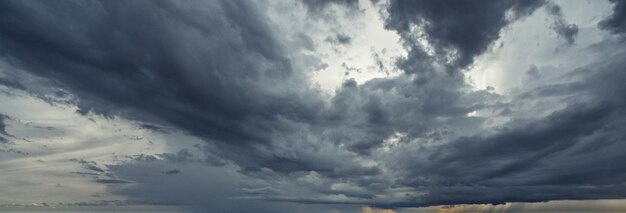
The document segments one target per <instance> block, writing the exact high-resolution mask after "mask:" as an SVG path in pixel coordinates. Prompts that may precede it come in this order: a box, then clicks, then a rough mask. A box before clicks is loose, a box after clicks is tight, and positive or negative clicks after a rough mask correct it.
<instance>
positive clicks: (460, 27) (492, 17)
mask: <svg viewBox="0 0 626 213" xmlns="http://www.w3.org/2000/svg"><path fill="white" fill-rule="evenodd" d="M543 3H544V1H543V0H530V1H516V0H504V1H502V0H486V1H447V0H446V1H413V0H392V1H391V2H390V5H389V7H388V9H387V12H388V13H389V17H388V18H387V20H386V23H385V27H386V28H388V29H392V30H395V31H397V32H398V33H399V34H401V35H403V37H404V38H405V39H407V38H410V37H413V36H415V35H416V34H417V33H418V32H416V31H414V30H412V28H413V26H420V27H422V28H423V31H424V33H425V37H426V39H427V40H428V41H429V42H430V43H431V44H432V45H433V46H434V49H435V52H436V55H437V58H438V59H439V60H440V61H443V62H444V63H445V64H447V65H448V67H449V68H450V69H452V70H453V71H456V70H457V69H462V68H465V67H466V66H468V65H470V64H472V62H473V59H474V57H476V56H478V55H479V54H481V53H483V52H484V51H485V50H487V48H488V47H489V45H490V44H491V43H492V42H493V41H495V40H497V39H498V38H499V34H500V30H501V29H502V28H503V27H505V26H506V25H508V24H509V23H510V22H511V21H512V20H509V19H507V15H506V14H507V12H509V11H510V12H511V13H512V16H513V17H511V18H512V19H513V20H514V19H517V18H520V17H523V16H526V15H529V14H531V13H532V12H533V11H534V10H535V9H536V8H537V7H539V6H541V5H542V4H543ZM408 40H410V42H415V41H414V40H413V39H408Z"/></svg>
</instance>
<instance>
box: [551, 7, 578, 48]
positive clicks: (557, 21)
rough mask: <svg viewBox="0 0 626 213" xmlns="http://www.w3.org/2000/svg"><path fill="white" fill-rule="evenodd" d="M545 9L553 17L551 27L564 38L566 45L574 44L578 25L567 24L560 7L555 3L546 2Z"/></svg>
mask: <svg viewBox="0 0 626 213" xmlns="http://www.w3.org/2000/svg"><path fill="white" fill-rule="evenodd" d="M546 10H547V11H548V13H549V14H550V15H551V16H552V17H553V18H554V24H553V25H552V29H554V32H556V34H557V35H559V36H560V37H562V38H563V39H565V41H566V42H567V45H572V44H574V39H575V38H576V36H577V35H578V26H577V25H576V24H568V23H567V21H565V19H564V18H563V12H562V10H561V7H560V6H559V5H556V4H552V3H551V4H547V5H546Z"/></svg>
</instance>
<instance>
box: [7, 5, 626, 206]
mask: <svg viewBox="0 0 626 213" xmlns="http://www.w3.org/2000/svg"><path fill="white" fill-rule="evenodd" d="M366 3H367V4H366V5H363V4H362V5H359V2H358V1H303V4H304V5H305V7H306V8H300V9H301V10H300V12H302V11H303V10H304V11H305V13H307V15H308V16H311V17H312V18H311V19H307V21H308V22H311V23H303V24H302V26H299V27H300V28H293V29H291V28H289V27H288V29H284V28H281V27H280V26H277V23H279V22H280V21H277V19H290V18H293V17H291V16H290V14H289V13H286V12H285V11H288V10H287V9H294V10H295V11H297V9H298V7H297V6H298V5H291V6H292V7H293V8H285V7H287V6H284V5H282V4H278V5H280V6H281V7H278V6H276V5H277V4H275V3H273V2H253V1H245V0H234V1H233V0H228V1H227V0H214V1H210V2H206V1H185V2H178V1H143V0H140V1H132V2H117V1H82V2H78V1H69V0H67V1H66V0H64V1H58V2H54V3H53V2H48V1H27V2H25V1H3V2H0V19H2V20H3V21H0V56H1V57H2V58H1V60H2V62H3V63H7V64H10V66H11V68H10V69H9V68H7V69H3V70H1V71H2V72H1V73H0V74H2V75H0V84H1V85H4V86H6V88H7V90H6V91H8V92H7V93H9V92H12V91H13V92H14V91H26V92H24V93H20V94H23V95H26V96H34V97H36V98H38V99H40V100H42V101H45V102H47V103H50V104H51V105H53V106H58V105H60V106H62V107H68V108H71V109H75V110H76V112H77V113H78V114H79V115H80V116H83V117H86V118H89V117H90V116H92V117H97V118H101V119H102V118H104V120H107V122H111V123H114V124H115V122H118V121H119V122H122V121H123V122H131V123H134V124H136V127H135V128H136V129H135V130H137V131H139V130H142V131H143V130H145V131H146V132H149V133H146V134H145V135H142V136H145V138H144V137H140V136H133V135H123V138H126V139H128V141H136V142H137V143H139V142H146V144H149V147H148V148H145V149H141V150H137V151H136V153H128V152H124V153H111V154H110V155H109V153H107V156H108V157H107V158H105V157H97V158H96V157H94V159H86V158H85V159H83V158H82V157H81V158H79V157H76V158H74V159H73V160H71V159H66V161H63V162H73V163H74V164H77V166H78V168H79V170H78V171H74V173H72V174H73V175H79V176H81V177H86V178H91V179H89V182H90V183H92V184H100V185H101V186H104V187H106V189H107V191H106V192H108V193H111V194H112V195H115V196H120V197H123V198H124V199H126V200H125V201H124V202H121V203H126V204H127V203H132V204H146V205H173V206H192V207H194V208H199V209H202V210H207V209H210V210H213V211H240V212H250V211H272V212H293V211H296V210H303V209H307V208H314V209H316V210H320V211H328V210H329V209H334V210H337V211H341V210H348V211H359V210H360V209H361V206H371V207H372V208H369V207H368V208H365V209H375V208H373V207H377V208H391V209H396V208H403V207H424V206H433V205H454V204H484V203H487V204H501V203H506V202H543V201H550V200H563V199H570V200H586V199H623V198H624V192H626V187H625V186H626V185H624V181H623V180H624V178H626V172H624V171H626V168H625V167H624V166H622V164H620V163H617V162H623V161H625V160H626V158H625V156H624V155H623V150H626V144H624V139H625V135H624V133H623V132H622V131H620V130H622V129H624V127H625V126H626V117H625V116H624V115H626V112H624V109H625V108H626V96H624V92H623V91H626V88H625V86H624V85H623V82H624V81H625V80H626V74H624V73H623V72H622V71H623V67H626V62H625V61H626V49H624V48H622V47H623V46H624V41H622V40H620V39H618V38H615V37H610V36H609V35H608V34H609V33H608V32H607V33H605V34H599V35H602V36H599V38H601V39H597V41H594V43H592V44H589V45H586V46H579V45H581V44H580V43H581V42H580V39H583V40H584V39H585V38H578V37H577V35H578V34H579V33H581V35H583V31H584V30H596V31H601V30H598V29H586V28H583V27H581V28H580V29H579V28H578V26H579V25H578V24H579V23H578V22H574V21H569V20H566V19H565V17H564V16H563V12H562V10H565V9H564V8H566V7H561V6H559V5H558V4H557V3H553V2H545V1H541V0H537V1H513V0H504V1H502V0H498V1H490V0H484V1H472V2H458V1H454V2H453V1H405V0H390V1H388V2H385V3H379V2H366ZM332 4H338V5H344V6H347V7H346V8H339V9H338V10H341V9H345V10H354V9H355V8H357V9H358V8H363V7H372V8H378V9H380V12H381V13H382V16H381V17H374V18H383V19H384V26H380V27H381V28H382V27H384V28H385V29H387V30H391V31H393V32H395V33H397V34H398V35H399V36H400V37H399V38H400V39H401V40H400V41H398V42H400V43H402V45H404V48H405V51H406V54H398V55H397V56H395V57H394V59H395V63H393V65H394V66H395V67H394V68H393V69H395V70H397V73H392V74H390V73H388V74H387V76H386V77H376V78H370V79H367V80H365V81H357V80H355V79H351V78H348V77H346V78H344V79H341V81H342V82H343V83H342V84H341V85H340V86H339V87H337V88H336V89H335V90H334V91H333V93H332V94H325V93H323V92H322V91H320V89H319V88H317V87H316V86H317V85H315V84H314V81H312V80H311V78H313V76H315V75H316V73H313V72H311V71H310V70H318V69H320V66H319V64H323V63H324V61H321V58H323V57H322V56H320V55H319V54H317V53H316V51H321V50H320V48H323V45H330V47H331V48H332V50H331V51H335V52H338V54H343V53H342V52H341V51H344V49H342V48H345V47H346V46H359V45H363V46H365V47H366V48H365V49H370V50H372V51H370V52H374V53H376V52H377V50H374V49H373V47H371V46H367V45H369V44H363V43H362V42H361V41H362V40H360V37H362V36H369V34H367V35H360V34H357V33H349V32H347V30H349V29H351V28H342V25H341V23H342V22H341V20H333V19H341V18H346V17H342V16H340V15H337V14H333V13H332V12H329V14H331V15H328V14H326V15H328V16H327V17H325V19H323V20H320V19H315V18H314V17H315V16H319V15H320V14H319V13H320V11H321V10H322V9H323V8H325V7H328V6H329V5H332ZM620 5H621V3H620V2H615V3H614V14H613V15H611V16H609V17H607V19H605V20H602V21H600V23H598V24H599V26H600V28H601V29H603V30H607V31H609V32H611V33H614V34H618V33H620V32H621V31H620V30H619V29H620V26H619V25H616V24H615V23H614V22H616V23H617V21H615V20H618V19H619V17H620V14H621V9H620V8H621V7H620ZM300 6H301V5H300ZM542 6H545V7H546V11H547V14H544V15H543V17H545V18H546V19H548V18H549V19H550V20H551V21H548V22H549V23H548V24H549V25H548V26H543V27H544V28H545V29H539V30H543V31H541V32H549V33H551V35H552V36H553V37H554V32H556V33H557V35H558V36H559V37H561V38H563V39H564V40H565V42H566V44H567V45H568V47H569V49H573V50H571V51H573V52H580V53H581V54H584V55H585V56H586V57H588V58H591V60H590V61H591V62H589V63H587V64H580V63H574V62H573V60H571V61H558V60H555V62H553V63H548V62H542V61H538V62H537V61H525V58H524V59H519V60H520V61H523V63H522V62H520V64H524V66H523V68H521V69H527V68H528V67H530V69H528V71H527V72H526V73H527V75H528V76H529V77H530V78H531V79H530V80H532V81H533V82H532V83H528V84H527V85H522V86H520V87H519V88H516V89H515V90H512V91H510V92H501V91H496V89H494V87H487V88H476V87H475V86H474V85H473V84H472V82H471V79H469V78H468V76H467V75H466V73H465V72H463V70H467V69H468V68H470V67H471V66H472V65H474V63H476V61H475V59H476V58H478V57H487V56H489V57H492V58H496V59H497V58H498V57H502V56H500V55H494V54H496V53H491V52H490V51H489V49H490V48H492V47H493V46H494V44H496V43H498V42H499V43H498V44H500V47H493V48H501V46H502V45H507V44H503V43H502V41H501V37H502V36H503V35H505V34H503V33H502V32H503V31H504V30H506V28H507V27H512V26H513V23H515V22H517V21H521V20H522V19H523V18H524V17H528V16H533V15H537V14H534V13H533V12H534V11H535V10H537V8H540V7H542ZM335 9H337V8H335ZM277 11H278V12H277ZM312 11H313V12H312ZM353 12H354V11H353ZM283 13H285V14H283ZM326 15H325V16H326ZM349 16H350V18H359V17H360V16H359V13H358V12H356V13H353V14H352V13H351V14H350V15H349ZM283 21H284V20H283ZM318 22H323V23H325V24H328V25H333V27H331V30H329V32H332V33H329V34H328V35H323V36H317V37H315V36H309V35H307V34H306V33H305V32H306V30H316V29H315V28H313V27H311V26H315V25H314V24H313V23H318ZM335 25H336V26H335ZM581 26H582V25H581ZM339 29H341V30H339ZM344 30H345V31H344ZM283 31H289V33H284V32H283ZM291 31H293V32H291ZM579 31H580V32H579ZM596 31H593V32H591V33H589V32H586V33H589V34H592V33H598V32H596ZM337 32H342V33H337ZM343 32H346V33H343ZM549 33H543V34H549ZM600 33H601V32H600ZM538 34H541V33H538ZM288 35H293V36H294V37H293V38H291V37H288ZM372 35H373V36H374V35H375V33H372ZM506 36H518V35H506ZM520 36H523V35H520ZM542 38H543V37H542ZM575 39H576V40H575ZM594 39H595V38H594ZM575 41H576V42H575ZM523 48H533V47H523ZM385 51H386V50H381V51H380V52H381V54H385ZM370 52H368V53H370ZM489 54H491V55H489ZM541 54H543V55H541V56H542V57H548V56H546V55H548V54H545V53H543V52H542V53H541ZM550 54H573V53H571V52H565V53H554V52H552V51H550ZM485 55H487V56H485ZM303 59H306V60H309V61H308V62H311V61H315V60H317V62H319V63H302V60H303ZM357 62H358V61H356V62H354V63H357ZM380 63H382V62H380ZM503 63H504V62H503ZM542 63H543V64H542ZM342 64H343V65H344V68H346V69H348V68H351V67H350V66H348V65H347V63H345V62H344V63H342ZM563 64H565V65H563ZM570 64H574V65H571V66H570ZM513 65H518V64H513ZM506 66H509V65H506V64H505V65H503V66H502V69H503V70H502V71H501V72H503V73H504V74H507V72H508V70H507V68H508V67H506ZM510 66H512V65H510ZM355 69H356V68H355ZM372 69H375V67H374V68H372ZM21 72H23V73H22V74H23V75H26V74H28V75H32V77H29V78H33V79H34V78H37V80H30V81H29V80H28V79H27V80H25V79H24V78H15V79H14V78H8V77H7V76H12V75H14V76H18V75H21V74H20V73H21ZM338 72H344V70H339V71H338ZM527 80H528V79H525V80H524V81H527ZM530 80H528V81H530ZM44 82H45V83H44ZM508 83H510V82H508ZM33 88H36V89H33ZM7 97H8V96H7ZM7 99H9V98H7ZM72 107H74V108H72ZM17 108H18V107H12V108H11V109H12V110H18V109H17ZM2 113H4V112H2ZM7 119H8V116H5V115H3V114H0V141H4V142H6V141H7V139H5V136H9V134H8V133H7V132H6V124H5V123H4V121H5V120H7ZM120 120H122V121H120ZM91 121H93V122H94V123H96V122H102V121H101V120H98V119H92V120H91ZM85 128H87V127H85ZM111 128H112V129H113V130H114V131H116V132H118V133H116V134H119V132H122V131H123V128H126V129H129V128H131V127H129V125H120V127H117V126H113V127H111ZM53 130H54V129H53ZM51 131H52V130H51ZM102 131H105V130H102ZM106 131H109V130H106ZM17 132H18V133H20V134H24V135H28V134H33V135H37V134H40V133H37V131H33V130H29V131H26V130H19V131H17ZM53 132H56V131H53ZM58 132H63V129H61V130H58ZM66 132H71V131H66ZM12 133H13V132H12ZM20 134H17V133H15V135H17V136H19V135H20ZM50 134H51V133H50ZM55 134H56V133H55ZM58 134H62V133H58ZM65 134H68V133H65ZM155 135H156V136H159V137H161V139H162V140H161V141H167V142H165V143H155V142H153V141H152V138H153V136H155ZM148 136H150V137H148ZM39 138H44V137H39ZM118 138H119V137H115V138H114V139H118ZM190 138H192V139H190ZM25 140H26V139H25ZM190 141H191V142H190ZM99 143H107V142H106V141H100V142H99ZM53 145H55V144H52V143H50V146H53ZM41 147H44V148H49V147H48V144H45V146H44V145H42V146H41ZM18 148H20V147H18ZM38 148H39V147H38ZM150 148H160V149H166V151H154V150H151V149H150ZM85 152H92V151H85ZM70 153H71V152H70ZM49 155H52V154H49ZM36 156H47V155H46V151H41V153H37V155H36ZM88 156H89V155H87V157H88ZM103 159H106V160H103ZM26 160H29V162H31V163H32V161H34V160H32V159H26ZM37 163H38V164H41V163H46V161H37ZM12 165H15V164H12ZM0 166H2V165H1V164H0ZM0 184H2V183H0ZM95 197H97V196H95ZM101 200H104V199H101ZM94 203H98V202H94ZM242 203H243V204H246V205H242ZM310 206H314V207H310Z"/></svg>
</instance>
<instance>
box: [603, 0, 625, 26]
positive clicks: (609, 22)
mask: <svg viewBox="0 0 626 213" xmlns="http://www.w3.org/2000/svg"><path fill="white" fill-rule="evenodd" d="M609 1H610V2H612V3H613V14H611V15H610V16H608V17H607V18H606V19H604V20H602V21H601V22H600V23H598V26H599V27H600V28H601V29H604V30H609V31H611V32H612V33H615V34H622V33H624V32H626V24H625V23H626V20H625V19H626V3H625V2H624V1H619V0H609Z"/></svg>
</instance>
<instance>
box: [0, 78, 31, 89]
mask: <svg viewBox="0 0 626 213" xmlns="http://www.w3.org/2000/svg"><path fill="white" fill-rule="evenodd" d="M0 85H4V86H6V87H9V88H13V89H19V90H26V87H25V86H24V85H22V84H21V83H20V82H18V81H14V80H10V79H5V78H2V77H0Z"/></svg>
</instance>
